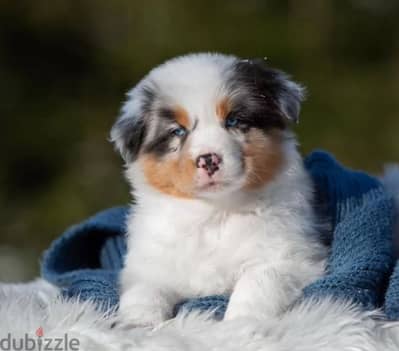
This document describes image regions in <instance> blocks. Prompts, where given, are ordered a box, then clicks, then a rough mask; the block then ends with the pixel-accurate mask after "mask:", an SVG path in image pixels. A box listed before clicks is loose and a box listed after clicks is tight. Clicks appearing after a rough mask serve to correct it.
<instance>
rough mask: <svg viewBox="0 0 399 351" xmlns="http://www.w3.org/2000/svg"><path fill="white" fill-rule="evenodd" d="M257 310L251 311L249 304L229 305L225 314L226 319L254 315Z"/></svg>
mask: <svg viewBox="0 0 399 351" xmlns="http://www.w3.org/2000/svg"><path fill="white" fill-rule="evenodd" d="M255 314H256V311H253V310H252V311H251V310H250V309H249V308H248V306H247V305H244V304H242V305H239V304H234V305H228V306H227V310H226V313H225V314H224V318H223V319H224V320H226V321H229V320H233V319H237V318H244V317H253V316H254V315H255Z"/></svg>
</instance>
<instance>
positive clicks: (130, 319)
mask: <svg viewBox="0 0 399 351" xmlns="http://www.w3.org/2000/svg"><path fill="white" fill-rule="evenodd" d="M168 318H169V314H168V313H167V312H166V311H165V310H163V309H162V308H160V307H159V306H156V305H153V306H147V305H140V304H134V305H130V306H123V308H121V309H120V310H119V312H118V318H117V324H116V327H117V328H118V329H132V328H153V327H156V326H157V325H159V324H161V323H162V322H163V321H165V320H167V319H168Z"/></svg>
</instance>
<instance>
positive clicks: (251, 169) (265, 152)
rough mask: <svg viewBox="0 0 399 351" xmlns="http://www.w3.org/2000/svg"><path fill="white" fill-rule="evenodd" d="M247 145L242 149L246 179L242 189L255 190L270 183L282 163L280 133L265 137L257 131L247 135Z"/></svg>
mask: <svg viewBox="0 0 399 351" xmlns="http://www.w3.org/2000/svg"><path fill="white" fill-rule="evenodd" d="M247 136H248V143H247V145H246V147H245V148H244V160H245V165H246V169H247V179H246V183H245V185H244V189H247V190H255V189H259V188H261V187H263V186H265V185H266V184H267V183H269V182H270V181H272V180H273V179H274V177H275V176H276V174H277V173H278V172H279V170H280V169H281V167H282V165H283V162H284V155H283V151H282V135H281V133H280V132H277V131H276V132H275V133H271V134H270V135H267V136H266V135H265V134H264V133H262V132H261V131H259V130H256V129H255V130H251V131H249V132H248V134H247Z"/></svg>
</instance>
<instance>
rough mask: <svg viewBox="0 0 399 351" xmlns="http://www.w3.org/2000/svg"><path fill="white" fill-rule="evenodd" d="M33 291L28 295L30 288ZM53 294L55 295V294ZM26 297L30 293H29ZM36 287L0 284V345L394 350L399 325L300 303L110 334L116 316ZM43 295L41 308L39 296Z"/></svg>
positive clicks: (335, 305)
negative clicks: (263, 315) (39, 335)
mask: <svg viewBox="0 0 399 351" xmlns="http://www.w3.org/2000/svg"><path fill="white" fill-rule="evenodd" d="M32 288H34V289H32ZM54 290H55V289H54ZM27 291H31V293H29V294H27V293H26V292H27ZM48 291H49V290H48V287H47V286H46V287H43V285H42V283H36V284H34V285H31V286H29V287H28V288H27V287H26V286H24V285H22V284H21V285H18V286H14V287H13V288H12V289H9V288H8V287H7V285H2V284H0V296H1V301H0V315H1V318H0V339H1V338H5V337H7V334H8V333H11V335H12V336H13V337H15V338H18V337H21V336H22V337H23V335H24V334H25V333H28V334H29V336H30V337H32V338H35V331H36V330H37V328H39V327H40V326H41V327H42V328H43V332H44V337H47V338H60V337H61V338H62V337H64V335H65V334H68V337H69V338H76V339H78V340H79V350H80V351H89V350H96V351H103V350H104V351H105V350H107V351H114V350H115V351H116V350H137V351H169V350H173V351H208V350H215V351H255V350H256V351H262V350H264V351H287V350H295V351H396V350H398V349H399V337H398V336H399V324H398V323H388V322H378V321H376V320H375V317H377V316H378V312H377V311H375V312H362V311H361V310H360V309H358V308H357V307H356V306H352V305H350V304H348V303H342V302H334V301H330V300H324V301H321V302H317V303H315V302H311V301H308V302H307V303H301V304H299V305H297V306H295V307H294V308H293V309H292V310H290V311H288V312H287V313H285V314H284V315H283V316H282V317H281V318H274V319H270V318H268V319H267V320H265V321H263V320H261V321H258V320H256V319H253V318H248V319H238V320H234V321H223V322H217V321H215V320H212V319H210V318H207V315H206V314H203V315H201V314H196V313H192V314H190V315H187V316H185V315H179V316H178V317H177V318H175V319H173V320H170V321H168V322H164V323H162V324H161V325H160V326H159V327H158V328H156V329H153V330H150V329H146V328H136V329H129V330H122V329H119V328H112V325H113V323H114V322H115V318H114V317H113V316H111V317H107V316H106V315H104V314H103V313H100V312H98V311H96V310H95V308H94V306H93V305H92V304H91V303H90V302H85V303H82V302H79V300H75V301H73V300H69V301H66V300H63V299H61V298H59V297H57V296H56V295H53V294H52V293H50V294H49V293H48ZM44 295H46V296H47V299H45V303H43V301H44V300H43V296H44Z"/></svg>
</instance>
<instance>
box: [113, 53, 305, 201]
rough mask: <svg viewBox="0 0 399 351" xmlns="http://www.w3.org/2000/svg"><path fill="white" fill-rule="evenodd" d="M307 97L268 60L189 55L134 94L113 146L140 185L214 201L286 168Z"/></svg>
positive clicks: (162, 69)
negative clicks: (291, 127)
mask: <svg viewBox="0 0 399 351" xmlns="http://www.w3.org/2000/svg"><path fill="white" fill-rule="evenodd" d="M301 99H302V89H301V87H300V86H298V85H297V84H296V83H293V82H292V81H290V80H288V77H287V76H286V75H285V74H284V73H282V72H280V71H277V70H274V69H271V68H269V67H268V66H267V65H266V64H265V62H264V61H263V60H251V61H250V60H240V59H238V58H236V57H233V56H224V55H217V54H197V55H188V56H183V57H179V58H176V59H173V60H171V61H168V62H166V63H165V64H163V65H161V66H159V67H157V68H155V69H154V70H152V71H151V72H150V73H149V74H148V76H147V77H145V78H144V79H143V80H142V81H141V82H140V83H139V84H138V85H137V86H136V87H135V88H134V89H133V90H131V91H130V92H129V94H128V100H127V102H126V103H125V105H124V106H123V108H122V114H121V116H120V118H119V119H118V121H117V122H116V123H115V125H114V127H113V129H112V132H111V139H112V140H113V141H114V142H115V144H116V146H117V148H118V149H119V150H120V152H121V154H122V156H123V157H124V159H125V161H126V164H127V175H128V178H129V179H130V180H131V181H132V183H133V184H134V185H135V186H137V184H135V179H134V178H135V175H137V172H140V174H141V175H143V177H144V179H145V182H146V183H147V184H148V185H150V186H151V187H153V188H155V189H157V190H159V191H160V192H163V193H166V194H169V195H173V196H177V197H183V198H210V197H218V196H222V195H223V194H226V193H231V192H233V191H253V190H257V189H259V188H262V187H264V186H266V185H267V184H268V183H269V182H270V181H271V180H272V179H273V178H274V177H275V176H276V174H277V173H278V171H279V170H280V168H281V167H282V165H283V163H284V161H285V152H284V143H285V142H286V128H287V122H288V121H289V120H294V121H296V120H297V118H298V114H299V107H300V101H301Z"/></svg>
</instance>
